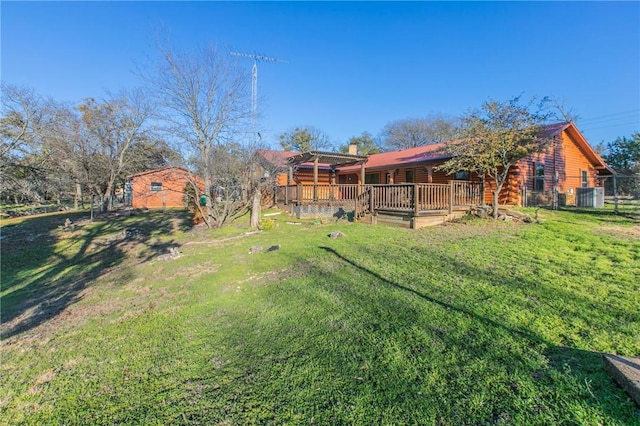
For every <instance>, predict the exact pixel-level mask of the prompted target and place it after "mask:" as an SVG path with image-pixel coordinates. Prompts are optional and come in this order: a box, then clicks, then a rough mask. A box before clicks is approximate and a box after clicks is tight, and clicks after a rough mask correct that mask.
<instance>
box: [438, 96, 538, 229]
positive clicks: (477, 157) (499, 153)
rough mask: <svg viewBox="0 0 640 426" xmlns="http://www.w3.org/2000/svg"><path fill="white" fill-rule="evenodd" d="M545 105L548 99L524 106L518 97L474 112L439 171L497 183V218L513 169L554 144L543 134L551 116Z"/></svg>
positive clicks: (466, 118) (463, 123) (465, 118)
mask: <svg viewBox="0 0 640 426" xmlns="http://www.w3.org/2000/svg"><path fill="white" fill-rule="evenodd" d="M545 104H546V99H543V100H542V101H541V102H540V103H539V104H536V100H535V99H532V100H530V101H529V102H527V103H525V104H522V103H520V97H519V96H518V97H515V98H513V99H511V100H508V101H503V102H499V101H495V100H490V101H487V102H485V103H484V104H483V105H482V107H481V108H480V109H478V110H472V111H470V112H469V113H468V114H466V115H465V116H463V117H462V118H461V126H460V130H459V135H460V141H459V142H457V143H451V144H448V145H447V150H448V152H449V154H451V155H452V158H451V159H450V160H448V161H446V162H445V163H444V164H443V165H441V166H439V167H437V169H440V170H445V171H447V172H448V173H455V172H457V171H460V170H467V171H470V172H475V173H478V174H479V175H481V176H483V177H484V176H486V177H488V178H489V179H491V180H493V182H494V183H495V186H494V189H493V190H492V193H493V217H494V218H497V217H498V204H499V199H498V196H499V194H500V191H501V190H502V186H503V185H504V183H505V181H506V179H507V176H508V174H509V170H510V169H511V166H513V165H514V164H515V163H516V162H517V161H518V160H520V159H522V158H524V157H526V156H527V155H529V154H531V153H534V152H540V151H542V150H543V149H544V148H545V147H546V146H547V145H548V144H549V143H550V139H549V138H547V137H543V136H541V135H542V133H541V132H540V130H541V126H542V124H543V123H544V122H545V120H546V119H547V117H548V115H547V112H546V111H547V110H546V109H545Z"/></svg>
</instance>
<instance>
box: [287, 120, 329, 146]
mask: <svg viewBox="0 0 640 426" xmlns="http://www.w3.org/2000/svg"><path fill="white" fill-rule="evenodd" d="M279 139H280V146H282V149H284V150H285V151H298V152H307V151H321V150H327V149H329V148H331V142H330V140H329V137H328V136H327V135H326V134H325V133H324V132H323V131H322V130H319V129H316V128H315V127H312V126H307V127H296V128H295V129H292V130H289V131H287V132H284V133H282V134H281V135H280V136H279Z"/></svg>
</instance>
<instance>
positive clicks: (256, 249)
mask: <svg viewBox="0 0 640 426" xmlns="http://www.w3.org/2000/svg"><path fill="white" fill-rule="evenodd" d="M262 250H263V248H262V246H252V247H251V248H249V254H256V253H260V252H261V251H262Z"/></svg>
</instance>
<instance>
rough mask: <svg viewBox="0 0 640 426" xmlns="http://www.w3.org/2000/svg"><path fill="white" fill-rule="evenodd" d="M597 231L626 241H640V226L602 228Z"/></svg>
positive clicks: (608, 226)
mask: <svg viewBox="0 0 640 426" xmlns="http://www.w3.org/2000/svg"><path fill="white" fill-rule="evenodd" d="M597 231H598V232H600V233H603V234H606V235H611V236H613V237H616V238H620V239H625V240H629V239H630V240H640V226H615V225H607V226H600V227H598V228H597Z"/></svg>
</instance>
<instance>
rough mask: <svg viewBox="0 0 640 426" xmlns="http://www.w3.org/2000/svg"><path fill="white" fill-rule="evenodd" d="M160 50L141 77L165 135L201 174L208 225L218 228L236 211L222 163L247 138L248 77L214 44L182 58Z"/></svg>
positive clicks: (166, 47) (233, 185) (231, 184)
mask: <svg viewBox="0 0 640 426" xmlns="http://www.w3.org/2000/svg"><path fill="white" fill-rule="evenodd" d="M158 50H159V60H158V62H157V63H156V64H155V67H154V69H153V71H152V74H146V75H145V78H147V80H148V81H149V82H150V83H151V86H152V90H153V93H154V95H155V97H156V102H157V105H158V106H159V108H160V109H159V112H160V118H161V119H162V121H163V123H165V126H164V131H165V132H166V134H167V136H168V137H169V138H171V139H172V140H174V141H176V142H178V143H180V145H181V147H182V148H183V150H184V151H186V152H187V153H188V154H189V157H190V158H191V160H192V161H193V163H195V165H196V169H197V171H198V173H200V174H201V177H202V180H203V181H204V191H205V195H207V197H206V205H205V206H203V207H204V210H205V212H204V215H203V219H204V221H205V223H206V225H207V226H208V227H210V228H211V227H219V226H222V225H223V224H224V223H225V222H226V221H227V220H229V219H232V218H233V217H235V214H236V213H237V210H238V206H237V205H236V203H234V202H231V200H235V198H236V193H235V191H236V190H237V188H238V186H237V185H240V183H239V182H237V181H234V178H233V176H232V175H231V176H230V175H227V174H226V172H224V171H223V168H221V167H220V163H221V162H222V164H225V160H229V159H230V157H229V156H227V155H223V154H226V153H228V152H229V150H230V149H231V148H232V147H234V146H236V145H235V144H237V143H238V142H241V141H242V139H243V138H244V137H246V136H247V135H249V134H250V132H248V131H247V130H248V129H249V119H250V118H251V111H250V102H249V101H250V90H249V79H248V78H247V77H246V73H244V71H243V70H242V69H241V68H240V67H239V66H238V65H237V63H236V62H235V60H234V59H233V57H231V56H230V55H229V54H228V53H226V52H221V51H219V50H218V49H217V48H216V47H214V46H209V47H206V48H201V49H198V50H196V51H194V52H192V53H190V54H182V53H177V52H175V51H174V50H173V49H172V48H171V46H170V45H169V44H168V43H164V44H161V45H159V48H158ZM227 170H228V169H227ZM229 180H231V182H230V181H229ZM232 188H233V189H232ZM228 191H231V192H228ZM212 198H213V199H212ZM216 200H218V202H217V203H216Z"/></svg>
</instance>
